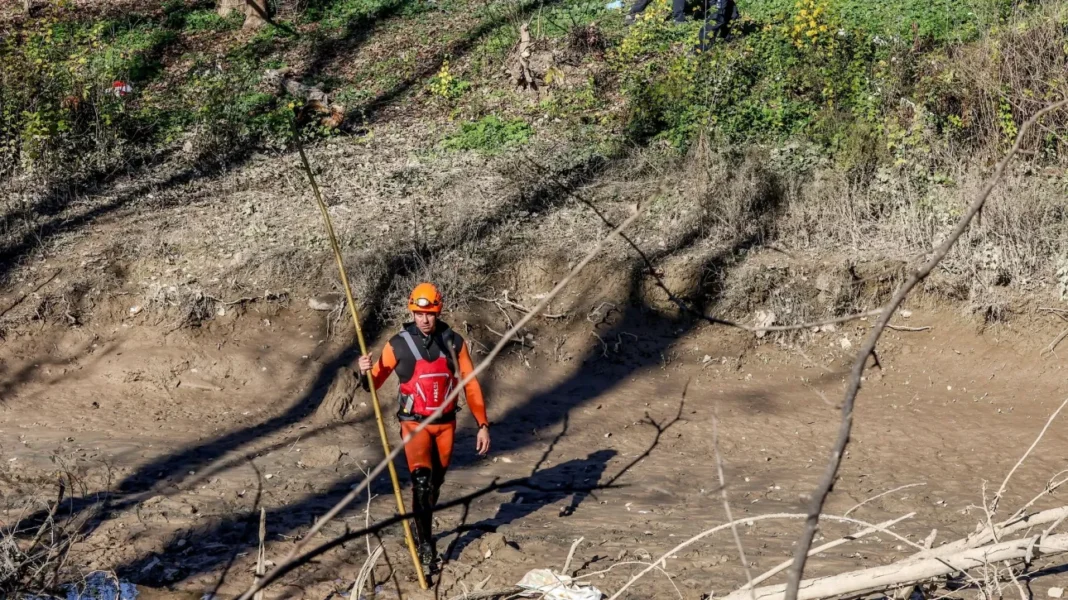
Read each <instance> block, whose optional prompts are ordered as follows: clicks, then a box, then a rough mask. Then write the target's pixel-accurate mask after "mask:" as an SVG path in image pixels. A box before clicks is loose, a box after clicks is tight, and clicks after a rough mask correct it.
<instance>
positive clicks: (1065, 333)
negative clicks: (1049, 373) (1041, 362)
mask: <svg viewBox="0 0 1068 600" xmlns="http://www.w3.org/2000/svg"><path fill="white" fill-rule="evenodd" d="M1066 337H1068V329H1065V330H1064V331H1062V332H1061V334H1060V335H1058V336H1057V339H1055V340H1053V341H1052V342H1050V343H1049V346H1046V349H1045V350H1043V351H1042V354H1053V352H1054V351H1055V350H1057V346H1060V345H1061V342H1063V341H1064V338H1066Z"/></svg>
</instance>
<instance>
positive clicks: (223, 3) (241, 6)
mask: <svg viewBox="0 0 1068 600" xmlns="http://www.w3.org/2000/svg"><path fill="white" fill-rule="evenodd" d="M235 10H240V11H241V12H244V11H245V0H219V2H218V3H217V4H216V6H215V12H217V13H219V16H220V17H224V18H225V17H229V16H230V14H231V13H233V12H234V11H235Z"/></svg>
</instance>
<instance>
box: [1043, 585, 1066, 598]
mask: <svg viewBox="0 0 1068 600" xmlns="http://www.w3.org/2000/svg"><path fill="white" fill-rule="evenodd" d="M1046 593H1047V594H1049V597H1050V598H1060V597H1061V596H1064V588H1061V587H1051V588H1049V589H1048V590H1046Z"/></svg>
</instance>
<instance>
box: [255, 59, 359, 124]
mask: <svg viewBox="0 0 1068 600" xmlns="http://www.w3.org/2000/svg"><path fill="white" fill-rule="evenodd" d="M263 81H264V83H266V84H267V85H269V86H271V87H272V88H274V89H275V93H286V94H289V95H290V96H293V97H294V98H299V99H301V100H303V101H304V102H305V105H306V106H307V107H308V109H310V110H311V111H312V113H313V114H317V115H319V116H320V119H319V123H320V125H322V126H324V127H329V128H331V129H333V128H337V127H340V126H341V123H342V122H343V121H344V120H345V107H344V106H342V105H341V104H336V103H331V102H330V95H329V94H327V93H326V92H324V91H323V90H322V88H320V87H319V86H317V85H316V86H308V85H305V84H303V83H301V82H300V81H298V80H297V79H296V78H295V77H293V73H292V71H290V70H289V69H267V71H266V72H265V73H264V76H263Z"/></svg>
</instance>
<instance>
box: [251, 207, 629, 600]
mask: <svg viewBox="0 0 1068 600" xmlns="http://www.w3.org/2000/svg"><path fill="white" fill-rule="evenodd" d="M641 213H642V210H641V207H639V209H638V210H637V211H635V213H634V214H633V215H631V216H630V217H628V218H627V220H626V221H624V222H623V223H622V224H620V226H619V227H616V228H615V229H614V230H612V232H611V233H609V234H608V235H607V236H605V237H604V238H602V239H601V240H600V241H599V242H597V244H596V245H595V246H594V247H593V249H591V250H590V251H589V252H588V253H587V254H586V256H585V257H584V258H583V259H582V260H581V261H580V262H579V263H578V264H577V265H575V268H574V269H572V270H571V272H570V273H568V274H567V276H565V277H564V278H563V279H561V280H560V282H559V283H557V284H556V287H554V288H553V289H552V291H550V292H549V293H548V294H546V296H545V298H543V299H542V300H541V301H540V302H538V304H537V306H535V307H534V308H533V309H531V312H529V313H527V314H526V315H524V316H523V318H522V319H520V320H519V322H517V323H516V324H515V326H514V327H512V329H511V330H510V331H508V332H507V333H506V334H505V337H502V338H501V340H500V341H498V342H497V344H496V345H495V346H494V347H493V349H492V350H490V352H489V354H487V355H486V358H485V359H484V360H483V361H482V362H480V363H479V364H478V366H476V367H475V368H474V370H472V371H471V373H470V374H468V375H467V377H464V378H463V379H462V380H461V381H460V382H459V383H458V384H457V386H456V388H455V389H453V391H452V392H451V393H449V395H448V396H447V397H446V398H445V400H444V401H443V402H442V404H441V406H439V407H438V408H437V410H435V411H434V412H433V413H432V414H431V415H430V416H429V417H427V418H426V419H424V420H423V421H422V422H420V423H419V426H418V427H416V428H415V429H414V430H412V432H411V433H410V434H409V435H406V436H404V438H403V439H402V440H401V443H400V444H398V445H397V446H396V447H395V448H393V450H392V451H391V452H390V453H389V455H388V456H386V457H385V458H384V459H382V461H381V462H379V463H378V466H376V467H375V468H374V469H372V470H371V473H370V475H369V476H368V477H366V478H364V480H363V481H362V482H360V484H359V485H357V486H356V487H355V488H353V489H352V490H351V491H350V492H349V493H348V494H346V495H345V497H344V498H342V499H341V500H340V501H338V503H337V504H335V505H334V507H333V508H331V509H330V510H329V511H327V513H326V514H324V515H323V516H322V517H321V518H320V519H319V520H318V521H316V523H315V525H313V526H312V527H311V529H309V530H308V532H307V533H306V534H305V535H304V537H303V538H301V540H300V541H299V542H297V543H296V544H295V545H294V546H293V549H292V550H290V551H289V554H288V555H287V556H286V558H285V559H284V560H282V561H281V562H280V563H279V564H278V566H276V567H275V568H273V569H271V572H270V573H268V574H267V575H266V576H265V577H264V578H263V580H261V581H260V582H257V583H254V584H253V585H252V587H250V588H249V589H248V590H246V591H245V593H244V594H242V595H241V596H240V598H239V599H238V600H249V598H251V597H252V595H253V594H255V593H256V592H257V591H259V590H260V589H262V588H263V587H264V586H266V585H268V584H269V583H271V582H272V581H274V580H275V579H276V578H278V577H279V576H280V575H281V574H282V573H283V572H286V571H287V570H288V569H289V567H290V565H291V564H293V563H294V562H296V561H297V560H298V559H299V557H300V553H301V552H303V551H304V549H305V548H306V547H307V546H308V545H309V544H310V543H311V541H312V539H313V538H314V537H315V534H316V533H318V532H319V530H320V529H322V528H323V526H324V525H326V524H327V523H328V522H330V521H331V520H332V519H333V518H334V517H336V516H337V515H338V513H340V512H341V511H342V510H344V509H345V508H346V507H347V506H348V505H349V504H351V503H352V501H353V500H355V499H356V497H357V496H358V495H359V494H360V492H362V491H363V490H364V488H366V487H367V486H368V485H369V484H370V483H371V481H372V480H373V478H375V477H377V476H378V475H379V474H380V473H381V472H382V471H384V470H385V469H386V466H387V465H389V464H390V463H391V461H392V460H393V459H394V458H396V457H397V455H399V454H400V453H401V452H403V451H404V447H405V446H407V445H408V442H409V441H411V439H412V437H413V436H415V435H418V434H419V433H421V432H422V431H423V430H424V429H426V428H427V427H428V426H429V425H430V424H431V423H434V422H435V421H436V420H437V419H438V417H440V416H441V415H442V413H443V412H445V409H446V408H447V407H448V406H449V405H451V403H452V401H453V400H454V399H455V398H456V397H457V396H458V395H459V393H460V390H462V389H463V388H464V386H465V385H467V384H468V383H470V382H471V381H472V380H473V379H474V378H475V377H477V376H478V375H480V374H481V373H482V372H483V371H485V370H486V369H487V368H488V367H489V365H491V364H492V363H493V360H494V359H495V358H496V357H497V355H498V354H500V353H501V351H502V350H503V349H504V347H505V346H506V345H507V344H508V338H511V337H512V336H514V335H515V334H516V332H518V331H519V330H520V329H521V328H522V327H523V326H525V325H526V324H527V323H528V322H530V321H531V319H533V318H534V316H535V315H537V314H538V313H540V312H541V311H542V310H544V309H545V307H546V306H548V304H549V302H551V301H552V299H553V298H554V297H556V295H557V294H559V293H560V292H561V291H562V290H563V289H564V288H565V287H567V285H568V284H570V283H571V281H572V280H573V279H574V278H575V276H577V275H578V274H579V273H581V272H582V270H583V269H585V268H586V265H588V264H589V263H590V262H591V261H592V260H593V259H594V257H596V256H597V254H598V253H600V251H601V250H602V249H603V248H604V246H605V245H606V244H607V243H608V241H609V240H611V239H612V238H613V237H615V236H616V235H619V233H620V232H621V231H623V229H625V228H626V227H628V226H629V225H630V224H631V223H633V222H634V221H635V220H636V219H637V218H638V217H639V216H640V215H641Z"/></svg>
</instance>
